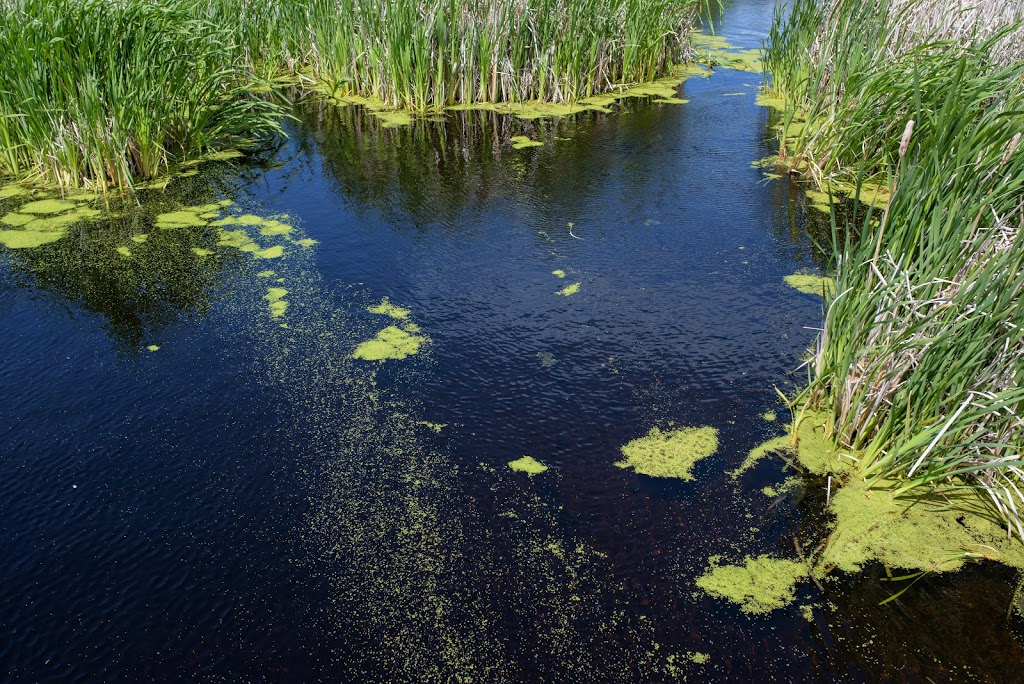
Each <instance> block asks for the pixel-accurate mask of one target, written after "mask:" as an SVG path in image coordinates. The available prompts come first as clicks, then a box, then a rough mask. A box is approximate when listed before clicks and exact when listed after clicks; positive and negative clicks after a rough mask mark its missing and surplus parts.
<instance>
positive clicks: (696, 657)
mask: <svg viewBox="0 0 1024 684" xmlns="http://www.w3.org/2000/svg"><path fill="white" fill-rule="evenodd" d="M686 657H687V658H689V659H690V662H693V663H696V664H698V665H704V664H705V663H707V662H708V661H709V660H711V656H709V655H708V654H707V653H701V652H700V651H696V652H694V653H687V654H686Z"/></svg>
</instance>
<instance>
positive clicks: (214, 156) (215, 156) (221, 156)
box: [203, 150, 244, 161]
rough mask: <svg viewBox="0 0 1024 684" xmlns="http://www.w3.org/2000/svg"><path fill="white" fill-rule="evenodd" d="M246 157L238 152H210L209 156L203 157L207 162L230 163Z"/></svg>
mask: <svg viewBox="0 0 1024 684" xmlns="http://www.w3.org/2000/svg"><path fill="white" fill-rule="evenodd" d="M242 156H244V155H243V154H242V153H241V152H239V151H238V150H220V151H218V152H210V153H209V154H205V155H203V159H205V160H207V161H228V160H230V159H238V158H239V157H242Z"/></svg>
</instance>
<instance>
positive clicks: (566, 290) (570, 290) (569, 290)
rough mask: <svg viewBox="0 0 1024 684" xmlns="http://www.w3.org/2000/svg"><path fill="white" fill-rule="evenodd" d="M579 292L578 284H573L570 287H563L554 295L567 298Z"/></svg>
mask: <svg viewBox="0 0 1024 684" xmlns="http://www.w3.org/2000/svg"><path fill="white" fill-rule="evenodd" d="M579 291H580V284H579V283H573V284H572V285H566V286H565V287H563V288H562V289H561V290H559V291H558V292H556V293H555V294H557V295H562V296H563V297H569V296H571V295H574V294H576V293H577V292H579Z"/></svg>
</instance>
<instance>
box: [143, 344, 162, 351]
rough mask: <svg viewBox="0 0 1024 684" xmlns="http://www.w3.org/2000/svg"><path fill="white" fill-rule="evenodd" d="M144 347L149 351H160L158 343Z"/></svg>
mask: <svg viewBox="0 0 1024 684" xmlns="http://www.w3.org/2000/svg"><path fill="white" fill-rule="evenodd" d="M146 349H148V350H149V351H151V352H155V351H160V345H158V344H151V345H149V346H148V347H146Z"/></svg>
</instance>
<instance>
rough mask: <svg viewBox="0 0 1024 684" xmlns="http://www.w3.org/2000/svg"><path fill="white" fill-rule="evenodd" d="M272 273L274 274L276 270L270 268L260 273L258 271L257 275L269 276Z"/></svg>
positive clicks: (258, 276) (261, 276) (259, 276)
mask: <svg viewBox="0 0 1024 684" xmlns="http://www.w3.org/2000/svg"><path fill="white" fill-rule="evenodd" d="M272 275H274V271H271V270H270V269H267V270H265V271H260V272H259V273H257V274H256V277H257V278H269V277H271V276H272Z"/></svg>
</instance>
